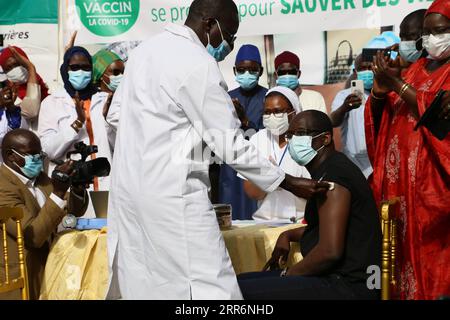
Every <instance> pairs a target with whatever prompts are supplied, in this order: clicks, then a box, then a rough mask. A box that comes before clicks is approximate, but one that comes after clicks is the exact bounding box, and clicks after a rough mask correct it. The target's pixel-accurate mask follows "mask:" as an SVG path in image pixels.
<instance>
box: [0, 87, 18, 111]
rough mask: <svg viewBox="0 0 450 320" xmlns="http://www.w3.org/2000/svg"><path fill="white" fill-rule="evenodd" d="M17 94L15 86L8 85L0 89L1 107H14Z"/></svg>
mask: <svg viewBox="0 0 450 320" xmlns="http://www.w3.org/2000/svg"><path fill="white" fill-rule="evenodd" d="M16 98H17V95H16V92H15V91H14V89H13V88H11V87H10V86H6V87H4V88H3V89H1V90H0V107H4V108H8V109H9V108H11V107H14V102H15V101H16Z"/></svg>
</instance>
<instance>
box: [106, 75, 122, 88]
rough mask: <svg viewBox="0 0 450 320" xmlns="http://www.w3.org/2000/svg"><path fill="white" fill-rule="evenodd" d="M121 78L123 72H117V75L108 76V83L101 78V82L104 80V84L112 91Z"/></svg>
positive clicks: (117, 85)
mask: <svg viewBox="0 0 450 320" xmlns="http://www.w3.org/2000/svg"><path fill="white" fill-rule="evenodd" d="M122 78H123V74H119V75H117V76H109V83H106V82H105V81H104V80H103V82H105V84H106V86H107V87H108V89H109V90H111V91H113V92H114V91H116V90H117V88H118V87H119V84H120V82H121V81H122Z"/></svg>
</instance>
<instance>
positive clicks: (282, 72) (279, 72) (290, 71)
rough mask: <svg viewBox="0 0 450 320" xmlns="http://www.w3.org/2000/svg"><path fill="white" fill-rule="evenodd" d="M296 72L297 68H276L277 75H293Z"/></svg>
mask: <svg viewBox="0 0 450 320" xmlns="http://www.w3.org/2000/svg"><path fill="white" fill-rule="evenodd" d="M297 74H298V70H297V69H285V70H277V75H278V76H279V77H281V76H285V75H294V76H296V75H297Z"/></svg>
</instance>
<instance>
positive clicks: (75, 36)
mask: <svg viewBox="0 0 450 320" xmlns="http://www.w3.org/2000/svg"><path fill="white" fill-rule="evenodd" d="M77 33H78V31H75V32H74V33H72V36H71V37H70V41H69V43H68V44H67V46H66V47H65V48H64V52H66V51H67V50H69V49H70V48H72V47H73V45H74V44H75V39H76V38H77Z"/></svg>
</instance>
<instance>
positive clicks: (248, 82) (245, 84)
mask: <svg viewBox="0 0 450 320" xmlns="http://www.w3.org/2000/svg"><path fill="white" fill-rule="evenodd" d="M258 80H259V77H258V76H257V75H254V74H251V73H250V72H248V71H246V72H245V73H241V74H238V75H236V81H237V83H239V85H240V86H241V88H242V89H243V90H246V91H248V90H252V89H253V88H255V87H256V86H257V85H258Z"/></svg>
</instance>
